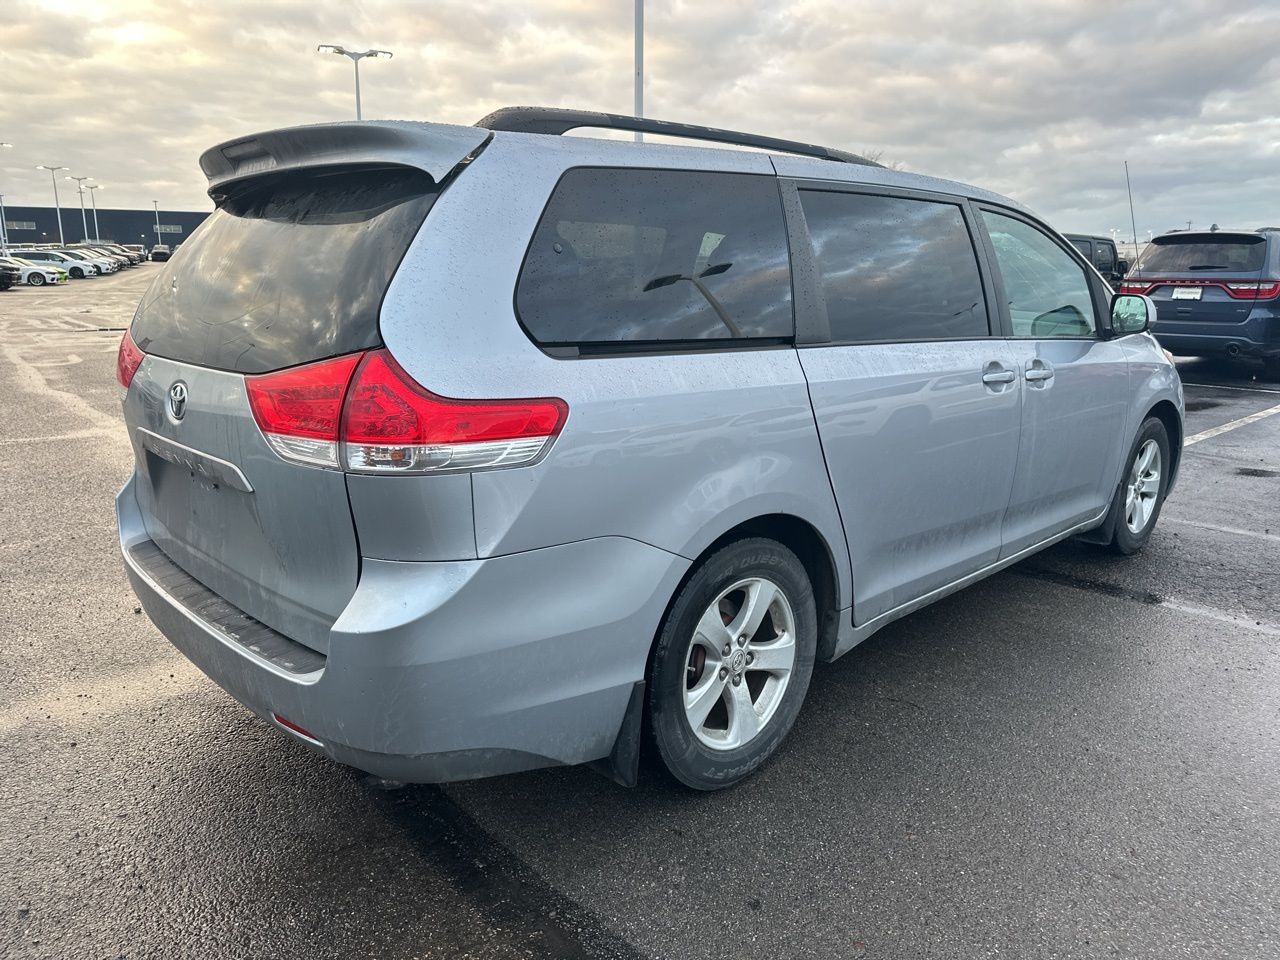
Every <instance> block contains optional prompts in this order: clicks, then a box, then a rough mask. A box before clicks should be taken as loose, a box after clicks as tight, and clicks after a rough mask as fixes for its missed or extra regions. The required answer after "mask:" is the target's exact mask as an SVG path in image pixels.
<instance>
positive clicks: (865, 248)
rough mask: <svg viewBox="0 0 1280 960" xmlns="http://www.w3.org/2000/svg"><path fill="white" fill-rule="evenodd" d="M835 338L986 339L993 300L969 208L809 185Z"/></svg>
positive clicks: (810, 214)
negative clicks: (967, 217) (987, 293)
mask: <svg viewBox="0 0 1280 960" xmlns="http://www.w3.org/2000/svg"><path fill="white" fill-rule="evenodd" d="M800 203H801V206H802V207H803V208H804V216H805V220H806V221H807V223H808V225H809V236H810V237H811V238H812V240H813V249H814V253H815V255H816V256H817V259H818V268H819V270H820V271H821V274H822V292H823V295H824V296H825V297H826V301H827V317H828V319H829V321H830V323H831V339H832V340H834V341H837V342H866V341H875V340H955V339H963V338H968V337H984V336H987V335H988V333H989V331H988V329H987V309H986V300H985V299H984V297H983V295H982V280H981V277H980V276H979V274H978V261H977V255H976V254H975V253H974V249H973V242H972V240H971V239H970V238H969V231H968V230H967V229H966V228H965V223H964V216H963V214H962V213H961V212H960V207H959V206H957V205H955V204H950V203H937V202H934V201H929V200H907V199H903V198H900V197H880V196H873V195H870V194H859V193H836V192H828V191H818V190H802V191H801V192H800Z"/></svg>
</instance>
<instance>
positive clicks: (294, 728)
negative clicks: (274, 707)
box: [271, 713, 324, 747]
mask: <svg viewBox="0 0 1280 960" xmlns="http://www.w3.org/2000/svg"><path fill="white" fill-rule="evenodd" d="M271 719H272V720H274V721H275V722H276V723H278V724H280V726H282V727H284V728H285V729H286V730H288V731H289V732H290V733H296V734H297V735H298V736H300V737H302V739H304V740H310V741H311V742H312V743H314V744H316V745H318V746H321V747H323V746H324V743H323V741H321V739H320V738H319V737H317V736H316V735H315V734H314V733H312V732H311V731H310V730H304V729H303V728H302V727H300V726H298V725H297V724H296V723H294V722H293V721H292V720H286V719H285V718H284V717H282V716H280V714H278V713H272V714H271Z"/></svg>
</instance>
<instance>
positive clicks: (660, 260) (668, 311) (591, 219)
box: [516, 168, 794, 351]
mask: <svg viewBox="0 0 1280 960" xmlns="http://www.w3.org/2000/svg"><path fill="white" fill-rule="evenodd" d="M516 312H517V314H518V315H519V318H520V322H521V324H522V325H523V327H524V329H525V332H526V333H527V334H528V335H529V336H530V337H531V338H532V339H533V340H534V342H536V343H538V344H539V345H541V346H544V347H569V346H573V347H579V348H583V347H585V348H600V349H602V350H605V351H607V350H609V349H617V348H620V347H625V346H628V345H632V346H652V347H658V348H661V347H663V346H671V345H680V344H684V345H690V346H707V347H713V346H718V345H723V344H724V343H725V342H738V341H760V340H775V341H779V342H782V341H785V340H787V339H789V338H791V336H792V334H793V329H794V323H793V319H792V309H791V274H790V262H789V259H788V254H787V242H786V230H785V227H784V225H783V216H782V203H781V199H780V197H779V194H778V185H777V181H776V180H775V179H774V178H773V177H769V176H757V175H751V174H729V173H708V172H701V171H684V170H633V169H623V168H608V169H597V168H579V169H573V170H569V171H567V172H566V173H565V174H564V176H563V177H561V178H560V181H559V183H558V184H557V185H556V188H555V191H554V192H553V193H552V196H551V199H550V200H549V201H548V203H547V207H546V210H545V211H544V212H543V215H542V218H541V220H540V221H539V223H538V226H537V229H536V230H535V231H534V234H533V238H532V240H531V241H530V244H529V250H528V252H527V254H526V256H525V261H524V266H523V268H522V269H521V272H520V279H519V282H518V283H517V287H516Z"/></svg>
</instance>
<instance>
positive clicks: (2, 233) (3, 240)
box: [0, 140, 13, 256]
mask: <svg viewBox="0 0 1280 960" xmlns="http://www.w3.org/2000/svg"><path fill="white" fill-rule="evenodd" d="M4 147H8V148H12V147H13V144H12V143H9V142H8V141H6V140H0V148H4ZM4 220H5V217H4V194H3V193H0V251H3V254H0V256H3V255H7V254H8V253H9V228H8V227H7V226H5V222H4Z"/></svg>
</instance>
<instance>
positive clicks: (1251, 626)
mask: <svg viewBox="0 0 1280 960" xmlns="http://www.w3.org/2000/svg"><path fill="white" fill-rule="evenodd" d="M1160 606H1162V607H1164V608H1165V609H1166V610H1176V611H1178V612H1179V613H1186V614H1190V615H1191V616H1193V617H1201V618H1203V619H1205V620H1212V621H1213V622H1214V623H1225V624H1229V625H1231V626H1233V627H1240V628H1242V629H1244V630H1252V631H1253V632H1254V633H1262V634H1265V635H1266V636H1268V637H1280V627H1278V626H1276V625H1274V624H1271V623H1267V622H1266V621H1263V620H1254V619H1251V618H1250V617H1238V616H1236V615H1235V614H1233V613H1227V612H1226V611H1224V610H1216V609H1214V608H1213V607H1202V606H1200V604H1198V603H1184V602H1183V601H1181V600H1162V601H1160Z"/></svg>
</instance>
